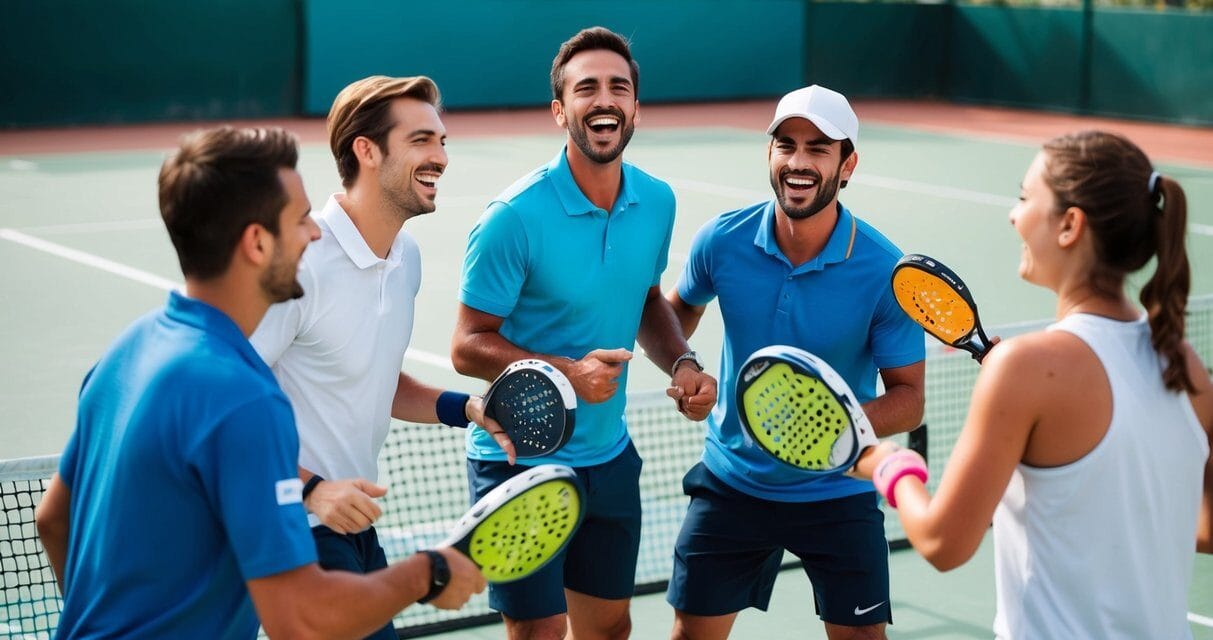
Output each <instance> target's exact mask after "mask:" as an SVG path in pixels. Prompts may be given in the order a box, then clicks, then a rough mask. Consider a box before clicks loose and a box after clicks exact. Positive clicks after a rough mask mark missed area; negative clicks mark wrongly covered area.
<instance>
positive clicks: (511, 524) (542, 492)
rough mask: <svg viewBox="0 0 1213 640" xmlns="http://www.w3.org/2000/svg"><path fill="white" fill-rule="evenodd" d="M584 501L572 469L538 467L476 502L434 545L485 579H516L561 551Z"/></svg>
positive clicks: (582, 515)
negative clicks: (454, 553) (460, 557)
mask: <svg viewBox="0 0 1213 640" xmlns="http://www.w3.org/2000/svg"><path fill="white" fill-rule="evenodd" d="M584 505H585V492H584V490H583V489H582V488H581V483H580V482H579V481H578V480H577V473H576V472H574V471H573V470H572V469H570V468H569V467H565V466H562V465H556V464H544V465H539V466H537V467H532V468H530V469H527V470H526V471H524V472H522V473H520V474H518V475H516V476H514V477H513V478H510V479H509V480H506V481H505V482H503V483H501V484H500V485H499V486H497V488H495V489H493V490H492V491H490V492H488V494H487V495H485V496H484V497H483V498H481V499H479V500H477V501H476V504H474V505H472V508H471V509H469V510H468V512H467V513H465V514H464V515H463V517H462V518H460V519H459V522H458V523H456V524H455V528H454V530H453V531H452V532H451V535H450V536H449V537H447V539H446V540H445V541H443V542H442V544H441V545H439V546H444V547H447V546H449V547H454V548H456V549H458V550H459V551H461V552H463V554H464V555H466V556H467V557H468V558H471V560H472V562H475V563H476V566H478V567H480V571H481V573H483V574H484V577H485V579H486V580H488V581H489V582H495V583H502V582H511V581H514V580H521V579H522V578H525V577H527V576H529V575H531V574H533V573H535V572H536V571H538V570H540V569H542V568H543V566H544V565H546V564H547V563H548V562H549V561H550V560H551V559H552V558H553V557H555V556H556V555H557V554H558V553H560V552H561V551H562V550H563V549H564V547H565V545H567V544H568V542H569V539H570V538H572V537H573V533H574V532H575V531H577V527H578V526H580V525H581V520H582V518H583V517H584V515H585V506H584Z"/></svg>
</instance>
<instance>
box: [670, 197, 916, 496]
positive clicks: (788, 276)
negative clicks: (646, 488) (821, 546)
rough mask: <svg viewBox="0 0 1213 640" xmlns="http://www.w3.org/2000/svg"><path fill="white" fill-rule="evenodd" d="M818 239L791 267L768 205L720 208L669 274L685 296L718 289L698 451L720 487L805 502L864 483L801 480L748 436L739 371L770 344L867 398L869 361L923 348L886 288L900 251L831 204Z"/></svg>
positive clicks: (692, 299)
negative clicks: (720, 338)
mask: <svg viewBox="0 0 1213 640" xmlns="http://www.w3.org/2000/svg"><path fill="white" fill-rule="evenodd" d="M838 209H839V216H838V222H837V223H836V224H835V226H834V230H833V231H832V232H831V233H830V238H829V240H828V241H827V243H826V246H825V248H824V249H823V250H822V251H821V253H820V254H819V255H818V256H817V257H816V258H814V259H812V260H809V261H808V262H805V263H804V264H801V265H799V266H795V267H793V266H792V263H791V262H790V261H789V260H788V259H787V257H786V256H784V254H783V252H782V251H780V249H779V245H778V244H777V242H776V240H775V203H774V201H769V202H766V203H761V204H756V205H752V206H749V207H746V208H744V209H738V210H736V211H730V212H728V213H723V214H721V215H719V216H717V217H716V218H714V219H712V220H710V221H708V223H707V224H705V225H704V226H703V227H702V228H701V229H700V230H699V231H698V233H696V235H695V238H694V240H693V242H692V245H691V255H690V258H689V259H688V261H687V263H686V266H685V267H684V268H683V272H682V276H681V278H680V279H679V281H678V295H679V296H681V297H682V299H683V300H684V301H686V302H687V303H689V304H692V305H705V304H707V303H708V302H711V300H712V299H713V298H717V299H718V300H719V302H720V313H721V315H722V316H723V318H724V330H725V336H724V345H723V347H722V349H721V365H720V394H719V400H718V402H717V404H716V408H715V409H714V410H713V411H712V413H711V415H710V416H708V420H707V422H708V432H707V444H706V447H705V449H704V456H703V460H704V463H705V464H706V465H707V467H708V469H709V470H711V472H712V473H713V474H715V475H716V476H718V477H719V478H720V479H721V480H723V481H724V482H726V483H728V485H729V486H731V487H733V488H735V489H737V490H739V491H742V492H744V493H746V494H749V495H752V496H755V497H758V498H763V499H766V500H777V501H783V502H813V501H819V500H828V499H831V498H840V497H844V496H849V495H854V494H857V493H863V492H866V491H872V483H870V482H866V481H860V480H854V479H851V478H847V477H845V476H842V475H834V476H827V477H820V476H818V477H815V478H810V477H808V476H806V475H805V474H804V473H803V472H800V471H798V470H796V469H793V468H791V467H789V466H787V465H784V464H783V463H781V462H779V461H777V460H775V459H774V458H772V457H771V456H769V455H768V454H766V453H764V452H763V451H762V450H760V449H759V448H758V447H757V445H754V444H753V443H750V442H747V440H746V437H745V434H744V432H743V429H742V428H741V423H740V422H739V421H738V417H737V403H736V393H737V388H736V385H737V373H738V370H739V369H740V368H741V365H742V364H743V363H744V362H745V361H746V359H747V358H749V357H750V354H752V353H754V352H755V351H757V350H759V349H761V348H763V347H767V346H771V345H777V344H782V345H789V346H793V347H798V348H800V349H804V350H806V351H808V352H810V353H813V354H815V355H817V356H818V357H820V358H822V359H824V360H825V361H826V362H828V363H829V364H830V365H831V366H832V367H833V368H834V369H835V370H837V371H838V373H839V374H840V375H841V376H842V377H843V378H844V379H845V380H846V381H847V384H848V385H850V387H851V389H852V390H853V391H854V392H855V395H856V396H858V398H859V401H860V402H867V401H869V400H871V399H873V398H874V397H876V378H877V374H878V370H879V369H890V368H896V367H903V366H906V365H910V364H914V363H916V362H919V361H921V360H922V359H923V358H924V357H925V344H924V338H923V331H922V329H921V328H920V327H919V326H918V325H917V324H915V323H914V322H913V321H912V320H910V318H909V317H908V316H906V314H905V313H903V312H902V311H901V309H900V308H899V307H898V306H897V302H896V300H895V299H894V297H893V292H892V288H891V287H890V284H889V279H890V277H891V274H892V273H893V267H894V265H895V264H896V263H897V260H898V259H899V258H900V257H901V255H902V254H901V251H900V250H898V249H897V247H895V246H894V245H893V243H891V242H889V240H888V239H886V238H885V237H884V236H883V235H881V234H880V233H879V232H878V231H876V230H875V229H874V228H872V227H871V226H870V225H868V224H867V223H865V222H863V221H862V220H859V219H858V218H856V217H854V216H853V215H851V212H850V211H848V210H847V209H846V207H843V206H842V205H841V204H840V205H839V207H838Z"/></svg>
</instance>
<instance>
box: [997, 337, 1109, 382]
mask: <svg viewBox="0 0 1213 640" xmlns="http://www.w3.org/2000/svg"><path fill="white" fill-rule="evenodd" d="M1092 367H1097V368H1098V367H1102V365H1101V364H1100V362H1099V359H1098V357H1096V355H1095V353H1094V352H1093V351H1091V348H1090V347H1088V346H1087V344H1086V343H1085V342H1084V341H1083V340H1082V338H1079V337H1078V336H1076V335H1074V334H1072V333H1069V332H1067V331H1036V332H1032V333H1028V334H1024V335H1021V336H1016V337H1014V338H1008V339H1006V340H1002V341H1000V342H999V343H998V344H996V345H995V346H994V348H993V349H991V350H990V353H989V354H988V355H986V357H985V359H984V360H983V361H982V363H981V378H982V379H985V380H986V381H987V383H988V384H996V385H997V386H999V387H1001V388H1003V389H1004V390H1005V391H1006V392H1007V393H1022V394H1024V395H1023V396H1021V397H1025V398H1026V397H1030V396H1033V395H1036V396H1040V395H1052V394H1053V393H1054V392H1062V393H1069V392H1071V391H1072V389H1070V387H1071V386H1072V385H1073V384H1074V383H1075V382H1074V381H1076V380H1080V379H1084V378H1085V377H1086V375H1085V374H1087V373H1089V372H1090V371H1091V369H1092ZM1013 397H1014V396H1013Z"/></svg>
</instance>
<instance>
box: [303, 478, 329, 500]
mask: <svg viewBox="0 0 1213 640" xmlns="http://www.w3.org/2000/svg"><path fill="white" fill-rule="evenodd" d="M321 482H324V478H321V477H320V474H318V473H316V474H313V475H312V477H310V478H308V479H307V482H305V483H303V499H304V500H307V497H308V496H310V495H312V491H315V490H316V485H318V484H320V483H321Z"/></svg>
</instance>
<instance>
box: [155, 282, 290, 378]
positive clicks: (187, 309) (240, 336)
mask: <svg viewBox="0 0 1213 640" xmlns="http://www.w3.org/2000/svg"><path fill="white" fill-rule="evenodd" d="M165 315H166V316H168V318H169V319H170V320H172V321H174V322H179V323H181V324H183V325H186V326H190V327H195V328H197V329H201V330H202V331H204V332H205V333H206V334H207V335H210V336H215V337H217V338H219V339H221V340H223V341H224V342H226V343H228V344H230V345H232V347H233V348H235V350H236V351H237V352H239V353H240V355H242V356H243V357H244V359H245V360H247V361H248V362H249V363H250V364H251V365H252V366H253V368H255V369H256V370H257V372H258V373H259V374H261V375H263V376H273V375H274V374H273V373H272V372H271V371H270V368H269V366H267V365H266V364H265V361H264V360H262V359H261V356H259V355H257V352H256V351H255V350H253V345H251V344H249V341H248V338H247V337H245V335H244V333H243V332H242V331H240V327H239V326H237V325H236V322H235V321H234V320H232V318H231V316H228V315H227V314H226V313H224V312H222V311H220V310H219V309H217V308H215V307H212V306H211V305H209V304H207V303H205V302H203V301H201V300H198V299H196V298H191V297H189V296H186V295H185V294H183V293H181V292H179V291H170V292H169V294H168V303H167V304H166V305H165Z"/></svg>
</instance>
